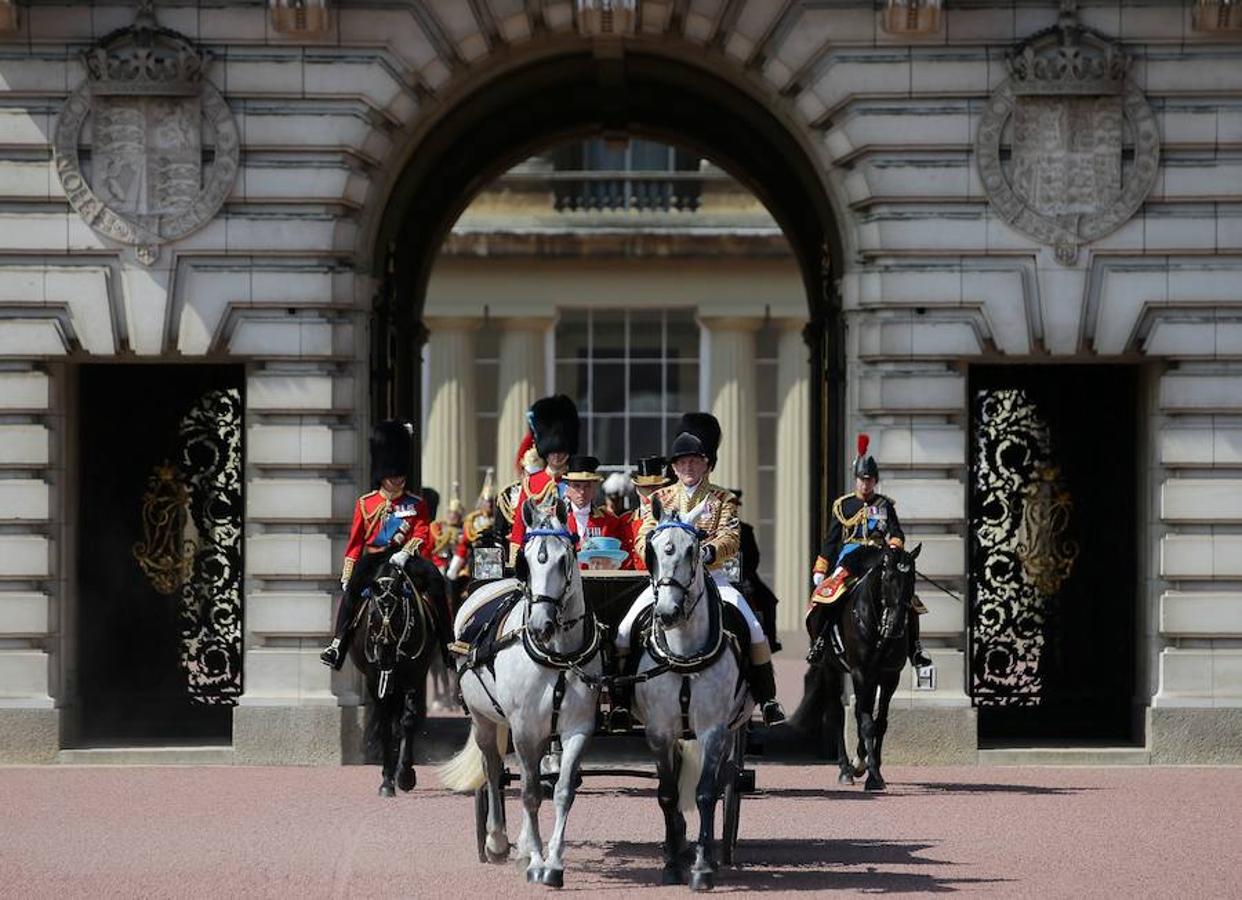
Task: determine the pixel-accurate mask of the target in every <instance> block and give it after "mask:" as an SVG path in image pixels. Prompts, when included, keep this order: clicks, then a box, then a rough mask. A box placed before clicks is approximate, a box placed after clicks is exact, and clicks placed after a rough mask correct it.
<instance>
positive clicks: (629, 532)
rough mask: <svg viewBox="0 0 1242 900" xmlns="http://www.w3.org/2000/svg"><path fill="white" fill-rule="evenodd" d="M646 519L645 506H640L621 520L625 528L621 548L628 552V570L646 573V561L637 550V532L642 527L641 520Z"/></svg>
mask: <svg viewBox="0 0 1242 900" xmlns="http://www.w3.org/2000/svg"><path fill="white" fill-rule="evenodd" d="M646 517H647V507H646V504H640V505H639V507H638V509H632V510H630V511H629V512H627V513H626V514H625V517H624V518H622V519H621V524H622V525H624V526H625V543H624V544H622V546H623V547H625V549H627V550H629V551H630V562H629V568H631V569H637V570H638V571H639V572H646V571H647V561H646V560H645V559H643V556H642V554H641V553H639V552H638V549H637V547H638V530H639V529H640V528H642V527H643V519H645V518H646Z"/></svg>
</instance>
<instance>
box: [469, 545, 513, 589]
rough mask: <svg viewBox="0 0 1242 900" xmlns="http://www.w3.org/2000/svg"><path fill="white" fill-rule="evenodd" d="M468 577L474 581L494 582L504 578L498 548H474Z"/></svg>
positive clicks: (501, 559)
mask: <svg viewBox="0 0 1242 900" xmlns="http://www.w3.org/2000/svg"><path fill="white" fill-rule="evenodd" d="M471 566H472V567H471V572H470V575H471V577H472V578H473V579H474V580H475V581H496V580H498V579H500V578H503V577H504V574H505V569H504V560H503V557H502V556H501V549H500V548H499V547H475V548H474V558H473V560H472V564H471Z"/></svg>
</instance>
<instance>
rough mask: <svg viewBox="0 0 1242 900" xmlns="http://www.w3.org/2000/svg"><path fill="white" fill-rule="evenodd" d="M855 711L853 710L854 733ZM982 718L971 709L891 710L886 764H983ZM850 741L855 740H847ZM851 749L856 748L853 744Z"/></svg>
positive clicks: (923, 708) (959, 707) (957, 707)
mask: <svg viewBox="0 0 1242 900" xmlns="http://www.w3.org/2000/svg"><path fill="white" fill-rule="evenodd" d="M852 720H853V710H850V721H851V727H849V728H848V729H847V734H849V733H852V732H853V730H854V729H853V727H852ZM978 725H979V716H978V713H977V712H976V711H975V709H974V707H970V706H922V707H918V706H916V707H907V708H903V709H896V708H893V709H890V710H889V714H888V734H887V735H885V737H884V764H885V765H890V764H895V765H903V766H910V765H915V766H948V765H974V764H975V763H976V762H978V761H979V736H978V735H979V728H978ZM847 740H855V738H853V737H847ZM851 746H855V745H854V744H851Z"/></svg>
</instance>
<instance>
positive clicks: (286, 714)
mask: <svg viewBox="0 0 1242 900" xmlns="http://www.w3.org/2000/svg"><path fill="white" fill-rule="evenodd" d="M233 750H234V754H235V756H234V762H236V763H237V764H238V765H249V766H337V765H341V764H342V763H356V762H360V761H361V758H362V712H361V709H359V708H357V707H352V706H351V707H341V706H239V707H237V708H236V709H235V710H233Z"/></svg>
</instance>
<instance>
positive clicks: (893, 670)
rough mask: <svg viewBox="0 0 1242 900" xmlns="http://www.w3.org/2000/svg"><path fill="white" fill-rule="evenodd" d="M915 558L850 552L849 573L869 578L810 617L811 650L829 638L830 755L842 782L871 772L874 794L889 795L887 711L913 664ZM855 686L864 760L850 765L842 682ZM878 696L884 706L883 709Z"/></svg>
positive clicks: (882, 551) (824, 685)
mask: <svg viewBox="0 0 1242 900" xmlns="http://www.w3.org/2000/svg"><path fill="white" fill-rule="evenodd" d="M920 549H921V547H916V548H915V549H914V552H913V553H907V552H906V551H905V550H902V549H899V548H896V547H863V548H860V549H858V550H856V551H854V553H853V554H851V558H850V567H851V568H853V569H854V570H855V571H859V572H863V573H865V574H863V576H862V577H861V578H859V579H858V581H857V582H855V584H854V585H853V587H851V588H850V590H849V591H848V592H847V593H846V595H845V596H844V597H842V598H841V599H839V600H837V601H836V602H835V603H832V604H829V605H818V606H815V607H814V608H813V609H812V610H811V612H810V613H809V614H808V616H807V630H808V631H809V632H810V636H811V641H812V644H814V643H815V641H817V640H819V639H820V638H822V639H823V640H824V642H825V644H826V650H825V652H824V653H823V655H822V657H821V658H822V660H823V661H822V663H821V664H820V665H819V666H818V667H816V668H815V669H813V670H812V672H816V671H817V672H818V674H819V678H820V680H821V684H820V685H818V686H817V687H818V688H820V689H821V690H822V692H823V693H822V696H823V699H824V704H825V707H826V711H827V716H826V718H827V729H828V739H829V742H830V743H829V749H830V750H832V751H834V755H835V757H836V759H837V761H838V763H839V765H840V767H841V772H840V775H839V776H838V778H837V780H838V781H839V782H840V783H841V784H853V783H854V778H855V776H861V775H862V774H863V772H866V773H867V782H866V784H865V788H866V790H868V791H882V790H884V786H885V785H884V778H883V776H881V774H880V764H881V758H882V755H883V751H884V733H885V731H887V730H888V705H889V702H890V701H891V700H892V698H893V692H894V691H896V690H897V684H898V681H899V680H900V678H901V670H902V669H903V668H904V667H905V664H906V655H907V652H908V636H907V634H906V622H907V618H908V616H909V613H910V603H911V601H912V600H913V598H914V561H915V560H916V559H917V558H918V555H919V550H920ZM844 674H848V675H849V676H850V678H851V679H852V681H853V684H854V716H855V718H856V720H857V723H858V757H857V760H856V762H855V763H854V764H853V765H851V763H850V755H849V751H848V750H847V748H846V746H845V707H844V705H843V703H842V701H841V677H842V675H844ZM877 694H878V703H877Z"/></svg>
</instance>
